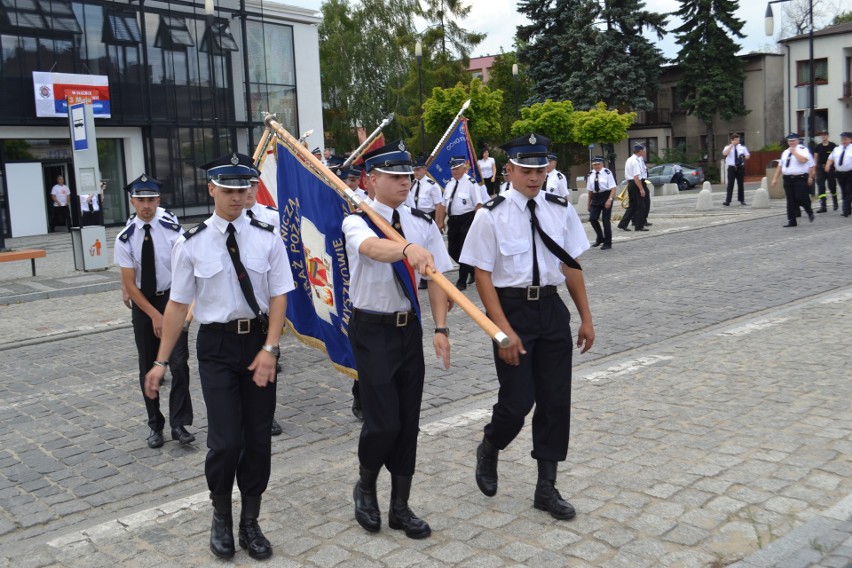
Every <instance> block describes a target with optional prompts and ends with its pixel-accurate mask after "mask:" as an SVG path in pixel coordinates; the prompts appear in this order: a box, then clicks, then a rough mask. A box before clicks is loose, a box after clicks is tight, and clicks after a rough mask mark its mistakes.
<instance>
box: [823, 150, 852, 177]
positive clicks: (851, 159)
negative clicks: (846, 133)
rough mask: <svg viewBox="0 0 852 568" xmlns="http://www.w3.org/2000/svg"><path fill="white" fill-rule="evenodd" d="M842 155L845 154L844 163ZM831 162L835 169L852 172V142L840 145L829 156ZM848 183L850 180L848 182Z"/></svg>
mask: <svg viewBox="0 0 852 568" xmlns="http://www.w3.org/2000/svg"><path fill="white" fill-rule="evenodd" d="M840 156H843V163H842V164H841V163H840ZM828 159H829V160H831V163H832V164H834V170H835V171H837V172H852V144H847V145H846V146H843V145H840V146H838V147H837V148H835V149H834V150H832V152H831V154H830V155H829V156H828ZM847 183H848V182H847Z"/></svg>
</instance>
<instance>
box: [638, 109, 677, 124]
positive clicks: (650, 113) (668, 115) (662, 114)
mask: <svg viewBox="0 0 852 568" xmlns="http://www.w3.org/2000/svg"><path fill="white" fill-rule="evenodd" d="M671 121H672V112H671V109H667V108H657V109H654V110H639V111H636V122H635V123H634V124H635V125H641V126H648V125H652V124H670V123H671Z"/></svg>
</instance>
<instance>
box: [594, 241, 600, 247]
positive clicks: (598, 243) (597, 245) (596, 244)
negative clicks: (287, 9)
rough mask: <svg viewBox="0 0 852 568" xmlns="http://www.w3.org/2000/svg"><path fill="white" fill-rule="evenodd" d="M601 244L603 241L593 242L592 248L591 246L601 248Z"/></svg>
mask: <svg viewBox="0 0 852 568" xmlns="http://www.w3.org/2000/svg"><path fill="white" fill-rule="evenodd" d="M602 244H603V241H595V243H594V244H593V245H592V246H593V247H599V246H601V245H602Z"/></svg>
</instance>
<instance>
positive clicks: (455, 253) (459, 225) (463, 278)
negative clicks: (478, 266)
mask: <svg viewBox="0 0 852 568" xmlns="http://www.w3.org/2000/svg"><path fill="white" fill-rule="evenodd" d="M475 215H476V211H475V210H474V211H470V212H469V213H462V214H461V215H450V216H449V217H447V252H449V253H450V257H451V258H452V259H453V260H455V261H456V262H459V257H460V256H461V252H462V247H464V240H465V239H466V238H467V232H468V231H469V230H470V226H471V224H473V218H474V216H475ZM472 274H473V267H472V266H470V265H469V264H462V263H460V262H459V282H467V277H468V276H471V275H472Z"/></svg>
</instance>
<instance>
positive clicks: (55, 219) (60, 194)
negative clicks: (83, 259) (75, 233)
mask: <svg viewBox="0 0 852 568" xmlns="http://www.w3.org/2000/svg"><path fill="white" fill-rule="evenodd" d="M70 197H71V190H70V189H69V188H68V186H67V185H65V177H64V176H56V184H55V185H54V186H53V187H52V188H51V189H50V199H51V201H53V210H52V214H51V216H50V232H51V233H52V232H53V230H54V229H55V228H56V227H58V226H60V225H65V228H66V229H67V230H68V232H69V233H70V232H71V225H70V219H69V215H68V200H69V198H70Z"/></svg>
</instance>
